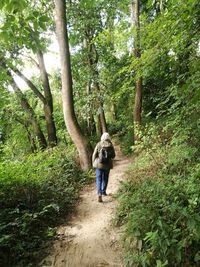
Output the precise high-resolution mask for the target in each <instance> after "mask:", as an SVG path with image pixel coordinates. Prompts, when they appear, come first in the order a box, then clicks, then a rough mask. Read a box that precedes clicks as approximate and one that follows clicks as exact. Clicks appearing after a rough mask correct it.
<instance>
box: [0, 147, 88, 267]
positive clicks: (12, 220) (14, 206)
mask: <svg viewBox="0 0 200 267" xmlns="http://www.w3.org/2000/svg"><path fill="white" fill-rule="evenodd" d="M86 179H87V177H86V175H85V174H83V173H82V172H81V171H80V169H79V167H78V166H77V164H76V163H75V161H74V160H73V158H72V156H70V155H69V156H67V151H61V150H59V149H54V150H51V151H50V150H49V151H46V152H41V153H38V154H35V155H31V156H28V157H27V158H24V159H22V160H21V161H15V162H9V161H7V162H4V163H1V164H0V208H1V209H0V266H15V267H17V266H19V267H22V266H34V261H35V258H36V256H37V257H38V253H39V251H40V249H41V247H42V246H43V245H44V243H45V241H46V240H47V239H49V238H51V237H52V236H53V235H54V233H55V230H54V227H55V226H56V223H57V222H58V221H59V219H61V218H63V217H64V216H66V215H67V214H69V212H71V211H72V209H73V206H74V204H75V201H76V200H77V198H78V191H79V189H80V187H81V184H82V183H85V182H86ZM28 264H29V265H28Z"/></svg>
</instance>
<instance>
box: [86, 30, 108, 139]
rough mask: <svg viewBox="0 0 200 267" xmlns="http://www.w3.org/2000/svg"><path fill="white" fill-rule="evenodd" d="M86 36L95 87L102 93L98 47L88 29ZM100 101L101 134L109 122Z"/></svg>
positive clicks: (105, 130) (98, 101)
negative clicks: (98, 69)
mask: <svg viewBox="0 0 200 267" xmlns="http://www.w3.org/2000/svg"><path fill="white" fill-rule="evenodd" d="M85 36H86V46H87V50H88V64H89V67H90V69H91V72H92V76H93V77H92V79H93V83H94V88H95V89H96V91H97V93H98V94H100V92H101V89H100V86H99V82H98V77H99V73H98V71H97V63H98V53H97V51H96V47H95V45H94V43H93V42H92V38H93V36H91V33H90V32H89V31H88V32H87V31H86V32H85ZM97 103H98V105H97V106H98V120H99V122H100V127H101V129H100V132H101V134H102V133H104V132H107V123H106V117H105V112H104V108H103V103H102V101H101V100H99V99H98V100H97Z"/></svg>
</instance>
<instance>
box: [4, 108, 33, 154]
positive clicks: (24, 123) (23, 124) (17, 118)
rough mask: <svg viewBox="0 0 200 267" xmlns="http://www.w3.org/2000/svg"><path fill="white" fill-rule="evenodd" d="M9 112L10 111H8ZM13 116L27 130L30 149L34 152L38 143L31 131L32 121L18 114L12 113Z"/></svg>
mask: <svg viewBox="0 0 200 267" xmlns="http://www.w3.org/2000/svg"><path fill="white" fill-rule="evenodd" d="M8 112H9V111H8ZM10 115H11V116H14V118H15V120H16V121H17V122H19V123H20V124H21V125H22V126H23V127H24V128H25V130H26V132H27V139H28V141H29V143H30V149H31V152H32V153H34V152H35V151H36V150H37V146H36V143H35V139H34V137H33V135H32V133H31V131H30V130H29V125H30V122H29V121H26V120H24V119H22V118H20V117H19V116H17V115H16V114H11V113H10Z"/></svg>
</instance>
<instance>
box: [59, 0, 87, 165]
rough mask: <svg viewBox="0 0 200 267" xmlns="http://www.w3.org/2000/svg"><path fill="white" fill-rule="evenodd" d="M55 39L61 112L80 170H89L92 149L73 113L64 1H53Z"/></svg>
mask: <svg viewBox="0 0 200 267" xmlns="http://www.w3.org/2000/svg"><path fill="white" fill-rule="evenodd" d="M54 2H55V13H56V15H55V22H56V32H57V39H58V44H59V49H60V60H61V80H62V100H63V112H64V119H65V124H66V127H67V130H68V132H69V134H70V136H71V138H72V141H73V142H74V144H75V145H76V147H77V150H78V152H79V158H80V164H81V167H82V169H84V170H88V169H89V168H91V155H92V147H91V145H90V143H89V142H88V140H87V138H86V137H84V136H83V134H82V132H81V129H80V126H79V124H78V122H77V119H76V116H75V112H74V102H73V87H72V74H71V62H70V52H69V43H68V33H67V20H66V3H65V0H54Z"/></svg>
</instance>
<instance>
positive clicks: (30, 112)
mask: <svg viewBox="0 0 200 267" xmlns="http://www.w3.org/2000/svg"><path fill="white" fill-rule="evenodd" d="M8 75H9V77H10V82H11V85H12V88H13V90H14V92H15V93H16V95H17V96H18V98H19V100H20V102H21V106H22V108H23V109H24V111H26V112H27V114H28V115H29V119H30V122H31V124H32V127H33V131H34V133H35V135H36V137H37V139H38V142H39V146H40V148H42V149H45V148H46V147H47V142H46V139H45V136H44V134H43V132H42V129H41V128H40V125H39V123H38V121H37V119H36V115H35V112H34V110H33V109H32V107H31V106H30V105H29V103H28V100H27V99H26V97H25V95H24V94H23V93H22V91H21V90H20V88H19V87H18V85H17V84H16V82H15V80H14V79H13V77H12V75H11V73H9V72H8Z"/></svg>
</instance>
